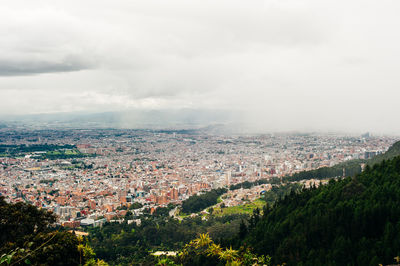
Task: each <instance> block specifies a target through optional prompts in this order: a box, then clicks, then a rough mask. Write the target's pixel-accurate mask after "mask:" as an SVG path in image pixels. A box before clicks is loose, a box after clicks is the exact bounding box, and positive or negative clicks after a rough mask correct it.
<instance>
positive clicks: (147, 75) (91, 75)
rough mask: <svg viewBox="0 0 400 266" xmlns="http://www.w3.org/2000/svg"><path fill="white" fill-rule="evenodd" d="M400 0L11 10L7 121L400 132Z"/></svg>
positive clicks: (169, 0)
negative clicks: (215, 118) (150, 113)
mask: <svg viewBox="0 0 400 266" xmlns="http://www.w3.org/2000/svg"><path fill="white" fill-rule="evenodd" d="M399 11H400V1H397V0H392V1H389V0H380V1H377V0H376V1H370V0H362V1H361V0H346V1H342V0H335V1H320V0H309V1H308V0H306V1H303V0H266V1H261V0H252V1H244V0H243V1H236V0H227V1H220V0H212V1H211V0H210V1H209V0H199V1H197V0H191V1H188V0H179V1H178V0H161V1H155V0H145V1H135V0H131V1H127V0H123V1H122V0H113V1H109V0H108V1H102V0H85V1H74V0H69V1H57V0H49V1H40V0H37V1H30V0H26V1H19V0H13V1H3V2H2V3H1V8H0V36H1V39H0V115H3V116H6V115H25V114H41V113H58V112H83V113H85V112H88V113H89V112H92V113H93V112H105V111H107V112H108V111H124V112H126V111H128V112H129V110H180V109H182V110H185V109H194V110H199V111H201V110H213V111H214V112H233V113H235V114H238V115H235V116H237V121H236V122H243V123H246V124H247V125H251V127H253V128H254V129H255V130H266V131H277V130H278V131H285V130H299V131H309V130H321V131H329V130H338V131H357V132H363V131H371V132H378V133H390V134H397V133H398V132H399V131H400V123H399V118H398V114H400V104H399V99H400V75H399V73H400V51H399V47H400V30H399V29H400V16H399V15H398V14H399Z"/></svg>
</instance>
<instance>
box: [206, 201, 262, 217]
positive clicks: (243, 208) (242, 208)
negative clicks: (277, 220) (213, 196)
mask: <svg viewBox="0 0 400 266" xmlns="http://www.w3.org/2000/svg"><path fill="white" fill-rule="evenodd" d="M264 205H265V201H264V200H262V199H257V200H255V201H253V202H249V203H247V204H244V205H238V206H233V207H226V208H222V209H221V208H219V207H218V208H214V212H213V214H214V215H217V216H223V215H230V214H239V213H244V214H252V213H253V210H254V209H256V208H259V209H262V208H263V206H264Z"/></svg>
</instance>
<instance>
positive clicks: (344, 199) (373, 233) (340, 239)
mask: <svg viewBox="0 0 400 266" xmlns="http://www.w3.org/2000/svg"><path fill="white" fill-rule="evenodd" d="M253 224H254V226H253V228H252V227H251V226H250V225H249V229H250V230H249V233H248V234H246V236H245V237H244V239H243V240H242V241H241V243H242V244H243V245H247V246H252V247H253V248H254V249H255V251H256V253H258V254H269V255H271V256H272V258H273V263H275V264H278V263H282V262H286V263H288V264H289V265H297V264H302V265H377V263H382V264H389V263H392V262H393V257H394V256H395V255H397V254H398V252H399V250H400V157H396V158H395V159H393V160H391V161H382V163H380V164H379V165H374V166H373V167H368V168H366V170H365V171H364V172H363V173H361V174H359V175H355V176H354V177H353V178H350V177H348V178H344V179H342V180H338V181H335V180H331V181H330V182H329V184H328V185H326V186H321V187H319V188H311V189H304V190H303V191H302V192H301V193H290V194H288V195H287V196H285V197H284V198H283V199H281V200H279V201H278V202H277V203H276V204H275V206H274V207H272V208H271V207H266V208H265V209H264V212H263V214H262V215H260V216H259V220H258V221H255V223H253Z"/></svg>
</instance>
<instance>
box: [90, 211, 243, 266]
mask: <svg viewBox="0 0 400 266" xmlns="http://www.w3.org/2000/svg"><path fill="white" fill-rule="evenodd" d="M247 217H248V216H247V215H227V216H223V217H215V216H212V217H209V219H207V220H203V219H202V217H194V218H190V217H188V218H185V219H183V220H182V221H179V220H177V219H173V218H170V217H168V216H149V217H147V216H142V217H141V221H142V223H141V225H140V226H137V225H136V224H134V223H132V224H129V225H128V224H127V223H122V224H119V223H109V224H105V225H104V226H103V227H102V228H98V227H96V228H91V229H89V233H90V238H89V239H90V245H91V246H92V247H93V249H94V251H95V253H96V254H97V256H98V257H99V258H101V259H104V260H105V261H108V262H110V263H113V264H134V265H137V264H140V263H145V264H146V263H147V264H149V265H154V264H155V263H156V262H154V261H153V260H154V257H153V256H151V255H150V253H151V251H154V250H179V249H181V248H182V247H183V246H184V243H187V242H189V241H190V240H192V239H194V238H195V237H196V235H197V234H198V233H207V232H208V233H209V234H210V235H211V236H212V237H213V238H214V239H216V240H218V242H219V243H221V241H223V242H224V243H225V242H226V243H228V242H229V239H230V238H231V237H232V236H235V235H236V233H237V232H238V230H239V227H240V223H241V221H242V220H246V219H247ZM147 264H146V265H147Z"/></svg>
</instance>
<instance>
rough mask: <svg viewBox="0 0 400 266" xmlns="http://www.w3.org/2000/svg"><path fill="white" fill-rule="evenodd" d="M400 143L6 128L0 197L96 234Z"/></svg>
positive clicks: (249, 196)
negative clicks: (112, 224) (109, 225)
mask: <svg viewBox="0 0 400 266" xmlns="http://www.w3.org/2000/svg"><path fill="white" fill-rule="evenodd" d="M394 142H395V139H394V138H392V137H382V136H380V137H375V136H369V134H365V135H363V136H347V135H338V134H288V133H285V134H284V133H281V134H266V135H256V136H250V135H249V136H246V135H237V136H225V135H215V134H207V133H205V132H200V131H199V132H196V131H187V130H186V131H185V130H180V131H179V130H177V131H173V130H158V131H154V130H123V129H102V130H99V129H88V130H83V129H69V130H24V129H20V130H19V129H11V128H3V129H0V148H1V151H0V196H3V197H5V199H6V200H7V201H9V202H19V201H25V202H29V203H32V204H34V205H35V206H37V207H40V208H44V209H48V210H51V211H52V212H54V213H55V214H57V216H58V219H59V220H58V222H59V223H60V224H61V225H63V226H67V227H78V226H85V225H91V226H97V225H101V224H102V223H104V222H106V221H118V219H119V218H120V217H123V216H125V215H126V213H127V211H128V210H131V212H133V217H135V216H136V217H137V216H139V215H140V214H142V212H144V211H150V213H152V212H153V211H154V210H155V209H156V208H158V207H160V206H161V207H163V206H167V205H168V204H176V205H179V204H180V203H181V202H182V201H183V200H185V199H187V198H189V197H190V196H192V195H195V194H199V193H203V192H205V191H209V190H211V189H214V188H221V187H226V188H229V186H230V185H234V184H238V183H241V182H244V181H255V180H258V179H271V178H281V177H284V176H287V175H291V174H294V173H296V172H300V171H305V170H311V169H316V168H320V167H325V166H333V165H335V164H338V163H340V162H344V161H347V160H351V159H367V158H370V157H373V156H375V155H376V154H379V153H383V152H385V151H386V150H387V149H388V148H389V146H390V145H391V144H393V143H394ZM270 188H271V185H270V184H263V185H259V186H254V187H252V188H250V189H240V190H235V191H234V193H229V192H228V193H227V195H226V196H225V197H224V199H223V201H224V204H225V205H226V206H235V205H240V204H244V203H245V202H248V201H249V200H254V199H257V198H259V197H260V193H261V192H264V191H266V190H268V189H270ZM138 203H140V204H138ZM135 204H136V205H138V206H139V207H138V208H134V209H133V208H130V206H132V205H135ZM132 221H135V220H132Z"/></svg>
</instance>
